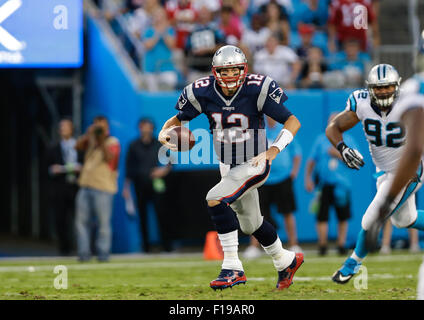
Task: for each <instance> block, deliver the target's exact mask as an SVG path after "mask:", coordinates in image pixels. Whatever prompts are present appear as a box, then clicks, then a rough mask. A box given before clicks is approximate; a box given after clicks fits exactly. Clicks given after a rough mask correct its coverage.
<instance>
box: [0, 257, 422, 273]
mask: <svg viewBox="0 0 424 320" xmlns="http://www.w3.org/2000/svg"><path fill="white" fill-rule="evenodd" d="M175 257H178V256H175ZM161 260H163V259H162V258H161V259H158V260H157V261H143V260H140V261H131V262H130V261H127V262H118V261H117V262H113V260H112V261H111V262H108V263H81V264H69V265H67V264H66V262H65V261H61V263H65V266H66V267H67V268H68V270H101V269H105V270H106V269H129V268H131V269H134V268H136V269H137V268H139V269H143V268H173V267H201V266H205V265H211V264H216V265H219V264H220V263H221V261H206V260H200V261H190V260H189V261H172V262H170V261H161ZM420 260H422V256H421V255H389V256H371V257H368V258H367V259H366V260H365V262H364V264H366V262H367V261H370V262H371V261H374V262H390V261H405V262H406V261H420ZM47 261H48V260H43V262H44V263H45V262H47ZM74 261H75V260H74ZM343 261H344V259H343V258H341V257H328V258H327V257H324V258H323V257H307V256H306V257H305V263H308V262H310V263H340V264H341V263H342V262H343ZM0 262H1V260H0ZM20 262H23V260H20ZM51 262H52V264H51V265H45V264H44V265H37V261H36V260H30V261H28V264H27V265H25V266H22V265H20V266H10V265H9V266H7V265H5V266H1V263H0V273H1V272H20V271H27V272H36V271H53V268H54V267H55V266H56V265H57V263H55V260H53V261H51ZM57 262H59V261H57ZM255 262H259V263H261V264H262V263H266V264H272V263H271V261H270V259H268V258H265V257H264V258H260V259H258V260H255Z"/></svg>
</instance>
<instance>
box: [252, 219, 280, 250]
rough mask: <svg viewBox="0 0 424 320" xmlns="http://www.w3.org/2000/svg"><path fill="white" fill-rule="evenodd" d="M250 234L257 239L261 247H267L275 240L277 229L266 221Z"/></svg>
mask: <svg viewBox="0 0 424 320" xmlns="http://www.w3.org/2000/svg"><path fill="white" fill-rule="evenodd" d="M252 235H253V236H254V237H255V238H256V239H257V240H258V241H259V243H260V244H261V245H262V246H263V247H268V246H270V245H271V244H273V243H274V242H275V240H277V237H278V235H277V231H276V230H275V228H274V226H273V225H272V224H271V223H269V222H268V221H266V220H265V219H264V220H263V222H262V225H261V226H260V227H259V228H258V229H257V230H256V231H255V232H253V233H252Z"/></svg>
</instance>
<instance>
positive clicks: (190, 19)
mask: <svg viewBox="0 0 424 320" xmlns="http://www.w3.org/2000/svg"><path fill="white" fill-rule="evenodd" d="M166 11H167V13H168V18H169V20H170V21H171V24H172V25H173V26H174V28H175V32H176V41H177V42H176V47H177V48H180V49H184V47H185V44H186V39H187V36H188V35H189V34H190V32H192V31H193V27H194V23H195V22H196V19H197V11H196V10H195V9H194V8H193V6H192V4H191V0H170V1H167V2H166Z"/></svg>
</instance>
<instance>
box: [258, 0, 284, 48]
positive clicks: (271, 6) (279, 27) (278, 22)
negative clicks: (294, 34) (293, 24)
mask: <svg viewBox="0 0 424 320" xmlns="http://www.w3.org/2000/svg"><path fill="white" fill-rule="evenodd" d="M260 12H262V13H263V14H265V19H266V26H267V27H268V28H269V30H271V32H272V33H275V34H278V38H279V42H280V44H283V45H286V46H287V45H289V43H290V25H289V17H288V14H287V12H286V10H285V8H284V7H283V6H281V5H279V4H278V3H277V2H276V1H275V0H271V1H270V2H268V3H266V4H264V5H262V6H261V8H260Z"/></svg>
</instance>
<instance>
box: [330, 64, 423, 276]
mask: <svg viewBox="0 0 424 320" xmlns="http://www.w3.org/2000/svg"><path fill="white" fill-rule="evenodd" d="M400 81H401V78H400V77H399V74H398V72H397V71H396V69H395V68H394V67H393V66H391V65H388V64H379V65H376V66H374V67H373V68H372V69H371V71H370V72H369V75H368V79H367V81H366V84H367V89H363V90H356V91H354V92H353V93H352V94H351V95H350V96H349V98H348V101H347V106H346V109H345V111H343V112H341V113H340V114H339V115H338V116H337V117H336V118H335V119H334V120H333V121H332V122H331V123H330V124H329V125H328V127H327V129H326V134H327V137H328V139H329V140H330V141H331V142H332V144H333V145H334V146H335V147H336V148H337V149H338V150H339V152H340V153H341V156H342V158H343V160H344V162H345V163H346V164H347V165H348V166H349V167H350V168H352V169H360V168H361V167H362V166H363V165H364V162H363V157H362V155H361V154H360V153H359V152H358V151H357V150H353V149H351V148H349V147H348V146H347V145H346V144H345V143H344V142H343V135H342V134H343V132H344V131H347V130H349V129H350V128H352V127H353V126H355V125H356V124H357V123H358V122H362V125H363V128H364V133H365V136H366V139H367V140H368V144H369V149H370V153H371V157H372V159H373V162H374V164H375V166H376V175H375V176H376V177H377V193H376V195H375V196H374V199H373V201H372V202H371V204H370V205H369V206H368V208H367V210H366V212H365V214H364V216H363V217H362V223H361V230H360V232H359V235H358V238H357V241H356V246H355V249H354V251H353V253H352V255H351V256H350V257H349V258H348V259H347V260H346V261H345V262H344V264H343V266H342V267H341V268H340V269H339V270H337V271H336V272H335V273H334V274H333V277H332V279H333V281H335V282H337V283H347V282H348V281H349V280H350V279H351V278H352V277H353V276H354V275H355V274H356V273H357V272H358V270H359V268H360V266H361V263H362V260H363V259H364V258H365V257H366V255H367V254H368V252H369V249H370V246H369V245H367V243H369V242H370V241H369V238H370V235H373V236H374V235H375V234H376V233H375V232H373V229H374V228H375V226H376V222H378V221H379V209H380V206H381V205H382V204H383V203H384V201H385V197H386V195H387V192H388V190H389V187H390V185H391V182H392V181H393V178H394V175H395V170H396V168H397V166H398V164H399V162H400V159H401V155H402V153H403V149H404V142H405V135H406V130H405V127H404V126H403V124H402V123H401V116H402V108H399V106H398V102H399V95H400ZM415 171H416V175H415V179H414V180H413V181H412V182H411V184H409V185H408V187H404V188H403V189H402V191H401V192H400V194H399V195H397V196H396V198H394V199H393V201H392V205H391V207H390V212H389V216H390V220H391V222H392V224H393V225H395V226H396V227H398V228H416V229H419V230H424V225H423V224H422V223H421V221H422V219H423V218H424V216H423V214H424V212H421V211H417V209H416V206H415V192H416V191H417V190H418V189H419V188H420V187H421V179H422V176H423V165H422V163H420V165H419V166H417V167H416V168H415Z"/></svg>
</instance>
